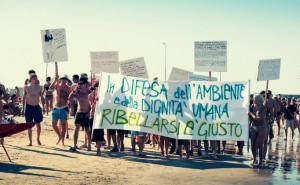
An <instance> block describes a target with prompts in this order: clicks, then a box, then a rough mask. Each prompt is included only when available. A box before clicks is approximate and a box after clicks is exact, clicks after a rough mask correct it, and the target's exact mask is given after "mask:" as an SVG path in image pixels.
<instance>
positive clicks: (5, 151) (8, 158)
mask: <svg viewBox="0 0 300 185" xmlns="http://www.w3.org/2000/svg"><path fill="white" fill-rule="evenodd" d="M1 145H2V147H3V149H4V151H5V153H6V156H7V157H8V159H9V161H10V162H12V161H11V159H10V157H9V155H8V153H7V151H6V149H5V147H4V145H3V141H1Z"/></svg>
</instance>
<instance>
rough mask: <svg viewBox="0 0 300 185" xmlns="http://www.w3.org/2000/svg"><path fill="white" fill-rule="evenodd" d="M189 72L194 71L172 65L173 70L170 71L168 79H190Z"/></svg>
mask: <svg viewBox="0 0 300 185" xmlns="http://www.w3.org/2000/svg"><path fill="white" fill-rule="evenodd" d="M189 74H193V72H190V71H187V70H183V69H179V68H177V67H172V71H171V73H170V76H169V80H168V81H188V80H189Z"/></svg>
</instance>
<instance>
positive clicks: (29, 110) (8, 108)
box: [0, 63, 300, 167]
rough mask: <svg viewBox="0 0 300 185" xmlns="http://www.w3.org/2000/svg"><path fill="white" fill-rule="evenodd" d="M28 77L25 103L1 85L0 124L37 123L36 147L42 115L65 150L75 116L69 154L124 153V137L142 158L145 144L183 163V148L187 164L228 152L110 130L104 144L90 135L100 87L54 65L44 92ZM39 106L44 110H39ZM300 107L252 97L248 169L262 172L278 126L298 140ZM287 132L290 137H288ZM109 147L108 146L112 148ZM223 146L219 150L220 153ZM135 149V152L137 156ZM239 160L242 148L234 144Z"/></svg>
mask: <svg viewBox="0 0 300 185" xmlns="http://www.w3.org/2000/svg"><path fill="white" fill-rule="evenodd" d="M28 74H29V77H28V79H26V80H25V86H24V92H23V97H21V96H20V90H19V88H18V87H16V88H15V92H14V94H12V95H10V94H9V93H8V92H7V90H6V89H5V87H4V85H2V84H0V97H1V101H0V123H5V120H6V118H7V115H12V116H20V115H25V120H26V122H35V123H36V128H37V144H38V145H41V144H42V143H41V141H40V135H41V122H42V121H43V116H44V115H47V116H48V115H49V114H50V112H51V116H52V127H53V129H54V131H55V133H56V134H57V143H56V144H60V143H61V144H62V145H65V139H66V138H69V137H70V136H69V129H68V127H69V126H68V125H69V124H68V119H69V116H74V118H75V127H74V135H73V141H74V143H73V146H72V147H70V150H71V151H74V152H76V151H77V149H78V148H80V147H81V148H86V149H87V150H88V151H91V149H92V148H91V145H92V142H95V144H96V146H97V149H96V155H101V148H102V145H106V146H105V147H104V148H105V149H109V150H110V152H120V151H121V152H122V151H124V150H125V146H124V137H128V134H130V137H131V145H132V146H131V151H132V152H133V154H134V155H139V156H145V155H146V153H145V152H143V149H144V146H145V144H150V143H151V144H152V146H153V148H156V146H157V150H160V151H161V156H162V157H168V156H169V154H173V153H176V154H178V155H179V158H182V155H183V148H185V155H186V158H187V159H188V158H189V157H190V156H193V155H194V148H197V155H198V156H203V157H204V158H210V155H209V152H210V151H212V153H213V156H212V157H213V158H214V159H218V154H219V153H222V152H224V153H225V152H226V151H225V149H226V141H222V142H221V141H206V140H204V141H203V143H204V151H205V153H204V155H202V150H201V149H202V145H201V143H202V142H201V140H198V141H189V140H178V141H177V140H175V139H172V138H167V137H163V136H157V135H154V134H147V133H143V132H137V131H125V130H114V129H109V130H107V131H106V136H107V137H106V139H105V137H104V136H105V134H104V132H105V131H104V130H103V129H94V130H93V129H92V128H93V120H94V115H95V107H96V102H97V100H98V95H97V92H98V87H99V82H98V81H95V82H93V83H91V82H89V79H88V75H87V74H86V73H82V74H81V75H77V74H75V75H73V76H72V80H70V79H69V78H68V76H67V75H63V76H59V75H58V64H57V63H55V78H54V79H53V80H52V79H51V77H47V78H46V83H45V84H44V85H43V86H42V85H40V82H39V80H38V76H37V74H36V73H35V71H34V70H30V71H29V73H28ZM40 105H42V106H40ZM299 111H300V104H299V102H297V101H296V99H295V98H284V97H282V96H280V95H278V96H274V97H273V95H272V92H271V91H270V90H268V91H262V92H261V93H260V94H255V95H251V96H250V111H249V112H248V115H249V118H250V123H249V124H250V138H251V151H252V154H253V161H252V162H251V163H250V165H252V166H259V167H260V166H262V165H263V164H264V163H265V162H266V153H267V150H268V143H270V142H271V140H272V139H273V138H274V131H273V124H274V123H276V124H277V126H278V132H277V135H278V136H279V135H280V130H281V129H282V128H285V137H284V139H285V140H287V139H288V136H289V135H291V139H292V140H293V139H294V137H295V131H296V130H298V132H299V135H300V123H299V118H298V116H299ZM80 129H83V130H84V134H85V142H84V144H83V145H82V146H80V147H78V135H79V133H80V132H79V131H80ZM289 132H291V134H289ZM28 136H29V144H28V146H32V144H33V143H32V129H29V130H28ZM111 141H112V142H111ZM221 143H222V150H221ZM136 144H137V145H138V147H139V150H138V151H136ZM237 147H238V152H237V154H238V155H243V147H244V142H243V141H238V142H237Z"/></svg>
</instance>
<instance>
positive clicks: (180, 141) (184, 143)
mask: <svg viewBox="0 0 300 185" xmlns="http://www.w3.org/2000/svg"><path fill="white" fill-rule="evenodd" d="M188 144H189V140H186V139H179V140H178V145H183V146H186V145H188Z"/></svg>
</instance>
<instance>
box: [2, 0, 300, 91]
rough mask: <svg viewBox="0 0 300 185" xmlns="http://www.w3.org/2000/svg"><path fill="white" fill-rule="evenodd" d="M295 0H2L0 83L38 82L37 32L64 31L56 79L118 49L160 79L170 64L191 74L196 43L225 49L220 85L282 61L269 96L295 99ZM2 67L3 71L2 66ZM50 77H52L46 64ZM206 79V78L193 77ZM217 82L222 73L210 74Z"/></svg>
mask: <svg viewBox="0 0 300 185" xmlns="http://www.w3.org/2000/svg"><path fill="white" fill-rule="evenodd" d="M299 9H300V1H296V0H285V1H283V0H282V1H272V0H268V1H267V0H265V1H264V0H260V1H258V0H257V1H255V0H252V1H233V0H229V1H228V0H227V1H221V0H210V1H199V0H198V1H174V0H173V1H156V0H153V1H141V0H139V1H134V0H131V1H129V0H125V1H124V0H123V1H114V0H111V1H96V0H95V1H91V0H89V1H74V0H73V1H66V0H59V1H58V0H56V1H41V0H40V1H37V0H29V1H21V0H10V1H8V0H0V25H1V30H0V40H1V42H0V50H1V55H0V62H1V66H3V67H1V69H4V70H1V74H0V82H2V83H3V84H4V85H6V86H8V87H13V86H15V85H18V86H22V85H23V83H24V79H25V78H26V77H27V72H28V70H29V69H35V70H36V71H37V74H38V76H39V78H40V79H41V81H43V80H44V79H45V75H46V64H44V62H43V58H42V47H41V39H40V30H43V29H48V28H49V29H52V28H65V29H66V34H67V47H68V55H69V61H68V62H64V63H59V68H60V71H59V72H60V74H65V73H66V74H68V75H70V76H71V75H72V74H75V73H81V72H87V73H88V72H89V71H90V59H89V52H90V51H119V59H120V60H127V59H131V58H137V57H144V58H145V62H146V65H147V69H148V73H149V76H150V77H154V76H158V77H159V78H160V79H164V45H163V44H162V43H163V42H165V43H167V77H168V76H169V74H170V72H171V69H172V67H177V68H181V69H185V70H189V71H194V41H219V40H220V41H223V40H227V44H228V57H227V58H228V67H227V69H228V71H227V72H225V73H222V81H240V80H248V79H250V80H251V92H256V91H260V90H262V89H264V88H265V85H266V83H265V82H256V76H257V67H258V61H259V59H272V58H281V59H282V61H281V62H282V63H281V74H280V80H273V81H270V83H269V87H270V89H272V90H273V92H274V93H282V94H284V93H285V94H286V93H289V94H299V91H300V87H299V86H295V85H292V84H299V80H300V79H299V78H300V74H299V73H300V64H299V59H300V52H299V51H300V21H299V20H300V11H299ZM4 66H5V67H4ZM48 74H49V75H52V76H53V74H54V65H53V64H49V68H48ZM196 74H201V75H207V74H206V73H197V72H196ZM213 76H216V77H218V78H219V77H220V73H213Z"/></svg>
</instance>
